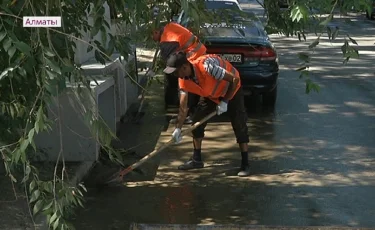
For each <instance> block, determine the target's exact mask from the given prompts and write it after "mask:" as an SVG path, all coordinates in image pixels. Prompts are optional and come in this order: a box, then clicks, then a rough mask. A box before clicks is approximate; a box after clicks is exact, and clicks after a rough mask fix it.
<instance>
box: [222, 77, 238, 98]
mask: <svg viewBox="0 0 375 230" xmlns="http://www.w3.org/2000/svg"><path fill="white" fill-rule="evenodd" d="M223 80H225V81H227V82H229V88H228V91H227V93H226V94H225V96H224V98H223V101H225V102H228V101H229V98H232V97H233V94H234V92H235V90H236V88H237V86H238V84H239V83H240V78H239V77H237V76H234V75H233V74H232V73H230V72H228V71H226V70H225V74H224V77H223Z"/></svg>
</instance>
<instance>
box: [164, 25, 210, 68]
mask: <svg viewBox="0 0 375 230" xmlns="http://www.w3.org/2000/svg"><path fill="white" fill-rule="evenodd" d="M160 42H178V43H179V44H180V47H179V49H178V50H177V51H183V52H185V53H186V56H187V58H188V60H189V61H192V60H194V59H196V58H198V57H200V56H202V55H204V54H206V50H207V48H206V46H205V45H203V44H202V43H201V42H200V41H199V39H198V38H197V37H196V36H195V35H194V34H193V33H192V32H190V31H189V30H188V29H186V28H185V27H183V26H181V25H180V24H178V23H174V22H170V23H168V24H167V25H166V26H165V27H164V31H163V33H162V35H161V38H160Z"/></svg>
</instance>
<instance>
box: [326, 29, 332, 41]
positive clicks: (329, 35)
mask: <svg viewBox="0 0 375 230" xmlns="http://www.w3.org/2000/svg"><path fill="white" fill-rule="evenodd" d="M327 35H328V39H329V40H331V37H332V30H331V28H330V27H329V26H327Z"/></svg>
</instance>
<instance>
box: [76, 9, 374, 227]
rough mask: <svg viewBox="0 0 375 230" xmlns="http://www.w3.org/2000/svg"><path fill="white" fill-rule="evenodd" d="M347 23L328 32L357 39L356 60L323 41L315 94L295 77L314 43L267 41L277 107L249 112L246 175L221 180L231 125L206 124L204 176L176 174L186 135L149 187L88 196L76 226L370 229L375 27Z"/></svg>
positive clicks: (357, 20)
mask: <svg viewBox="0 0 375 230" xmlns="http://www.w3.org/2000/svg"><path fill="white" fill-rule="evenodd" d="M350 18H351V19H352V21H353V22H352V23H349V24H348V23H347V21H345V19H344V18H342V19H338V20H336V21H334V22H333V24H332V25H335V26H339V27H340V28H342V29H343V32H342V33H340V34H342V35H344V34H345V33H344V32H349V33H350V34H351V37H352V38H354V39H356V41H357V43H358V44H359V45H358V47H357V48H358V50H359V51H360V58H359V59H353V60H351V61H350V62H349V63H348V64H347V65H343V64H342V60H343V57H342V54H341V53H340V46H341V45H342V42H343V41H344V40H343V39H344V37H343V36H340V37H339V38H338V39H337V40H336V41H333V42H330V41H328V40H327V38H326V37H323V39H322V41H321V43H320V44H319V46H318V47H317V48H316V50H315V51H314V55H313V58H312V61H311V71H312V77H311V79H312V80H313V81H314V82H316V83H318V84H319V85H320V87H321V91H320V92H319V93H311V94H309V95H306V94H305V85H304V80H303V79H299V78H298V77H299V74H298V72H296V71H295V69H296V68H298V67H299V62H300V61H299V60H298V58H297V53H298V52H309V50H308V48H307V46H308V44H309V43H311V42H312V41H313V40H314V37H313V36H309V39H308V41H306V42H298V40H297V39H295V38H285V37H280V36H271V39H272V40H273V42H274V43H275V45H276V48H277V50H278V52H279V55H280V63H281V71H280V79H279V86H278V87H279V88H278V89H279V90H278V101H277V105H276V108H275V110H274V111H271V112H270V111H264V110H263V109H262V108H261V106H260V105H259V102H257V99H256V98H254V102H253V103H252V106H251V107H249V117H250V118H249V127H250V135H251V143H250V151H251V166H252V176H250V177H249V178H245V179H238V178H236V177H230V176H229V177H228V176H226V175H225V173H224V171H226V170H228V168H231V167H233V166H235V165H236V164H237V163H238V155H235V154H234V152H236V151H238V150H237V148H236V146H235V144H234V142H233V136H231V135H232V134H231V132H230V131H228V130H230V129H231V127H230V125H229V124H228V123H227V122H218V123H215V124H210V125H209V127H208V134H207V136H208V141H207V142H206V144H205V149H206V150H205V153H206V154H205V155H204V157H205V160H206V161H207V164H208V167H207V168H206V169H203V170H201V171H198V172H193V173H185V174H182V173H180V172H177V171H176V170H175V168H176V164H177V163H178V162H181V161H182V160H184V159H187V158H188V157H189V156H190V151H191V146H190V143H189V141H190V140H188V138H185V142H184V143H182V144H181V145H179V146H175V147H173V148H172V150H170V151H168V153H167V154H165V155H164V157H163V158H161V161H160V166H159V168H158V171H157V174H156V175H155V179H154V181H146V182H138V183H128V184H127V186H126V187H123V188H116V189H107V190H104V191H103V190H102V191H100V192H95V193H93V194H90V195H89V196H88V203H87V204H86V207H87V208H86V209H85V210H82V211H80V212H79V214H78V215H79V217H77V221H76V224H77V229H89V228H90V229H127V228H128V226H129V224H130V223H131V222H136V223H158V224H168V223H173V224H260V225H277V226H323V225H328V226H333V225H336V226H353V227H371V228H375V218H374V216H375V198H374V194H375V65H374V58H375V46H374V42H375V23H374V22H371V21H367V20H365V19H364V18H363V16H352V17H350ZM147 125H150V123H148V124H147ZM160 125H161V124H159V127H160ZM171 130H172V127H169V128H168V129H167V131H165V132H163V133H162V134H161V137H160V142H162V141H165V140H166V139H168V138H169V136H170V133H171ZM186 139H187V140H186ZM207 152H209V154H208V153H207ZM233 155H235V156H233Z"/></svg>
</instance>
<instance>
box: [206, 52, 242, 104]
mask: <svg viewBox="0 0 375 230" xmlns="http://www.w3.org/2000/svg"><path fill="white" fill-rule="evenodd" d="M219 63H220V62H219V60H218V59H217V58H214V57H211V58H207V59H206V60H205V61H204V63H203V65H204V68H205V70H206V71H207V73H209V74H210V75H211V76H212V77H213V78H215V79H216V80H219V81H221V80H225V81H228V82H229V83H230V85H229V88H228V91H227V93H226V94H225V96H224V98H223V100H224V101H226V102H228V101H229V98H231V97H232V96H233V94H234V92H235V90H236V88H237V86H238V84H239V82H240V78H239V77H236V76H235V75H233V74H232V73H230V72H228V71H227V70H226V69H224V68H223V67H221V66H220V65H219Z"/></svg>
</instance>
